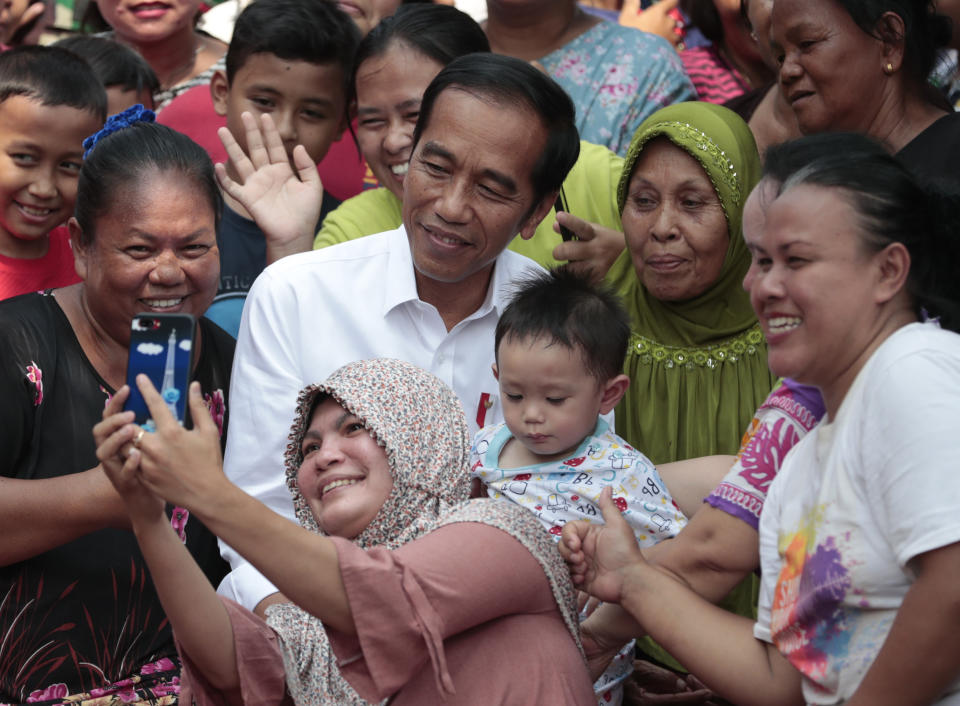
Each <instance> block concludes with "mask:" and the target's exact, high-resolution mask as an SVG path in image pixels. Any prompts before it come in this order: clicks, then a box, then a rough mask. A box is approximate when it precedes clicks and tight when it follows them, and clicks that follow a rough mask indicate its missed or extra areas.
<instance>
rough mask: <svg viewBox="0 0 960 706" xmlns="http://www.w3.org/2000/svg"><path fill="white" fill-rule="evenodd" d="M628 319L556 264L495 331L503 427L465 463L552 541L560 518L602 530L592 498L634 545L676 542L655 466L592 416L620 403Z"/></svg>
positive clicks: (676, 526)
mask: <svg viewBox="0 0 960 706" xmlns="http://www.w3.org/2000/svg"><path fill="white" fill-rule="evenodd" d="M629 337H630V323H629V319H628V318H627V315H626V313H625V312H624V310H623V307H622V306H621V305H620V302H619V301H618V300H617V298H616V296H615V295H614V294H612V293H610V292H608V291H606V290H604V289H601V288H598V287H595V286H593V285H592V284H591V283H590V282H589V280H588V279H587V278H586V277H584V276H582V275H577V274H575V273H574V272H572V271H571V270H568V269H566V268H559V269H556V270H552V271H550V272H546V273H543V274H539V275H536V276H535V277H533V278H531V279H529V280H527V281H526V282H524V283H522V284H521V285H520V287H519V289H518V292H517V294H516V296H515V297H514V299H513V300H512V301H511V302H510V305H509V306H508V307H507V308H506V309H505V310H504V312H503V314H502V316H501V317H500V321H499V323H498V324H497V330H496V335H495V342H494V345H495V347H496V348H495V350H496V363H495V364H494V370H493V373H494V375H495V376H496V378H497V380H498V382H499V384H500V397H501V404H502V405H503V416H504V419H505V422H504V423H501V424H497V425H494V426H490V427H485V428H484V429H481V430H480V431H479V432H478V433H477V436H476V438H475V439H474V442H473V448H472V450H471V459H470V468H471V472H472V475H473V477H474V478H475V479H479V480H480V481H482V483H483V484H484V485H485V487H486V492H487V494H488V495H489V496H490V497H491V498H505V499H507V500H511V501H513V502H515V503H519V504H520V505H522V506H523V507H525V508H527V509H528V510H530V512H532V513H534V514H535V515H536V516H537V518H538V519H539V520H540V521H541V522H542V523H543V524H544V525H545V526H546V527H547V529H548V530H549V531H550V533H551V534H553V535H554V536H555V537H556V538H557V539H559V536H560V532H561V530H562V528H563V525H564V524H565V523H567V522H569V521H571V520H588V521H590V522H598V523H602V522H603V518H602V516H601V514H600V510H599V507H598V506H597V499H598V498H599V496H600V491H602V490H603V489H604V488H605V487H607V486H611V487H612V488H613V497H614V502H615V503H616V504H617V507H619V508H620V511H621V512H622V513H623V516H624V518H626V520H627V522H628V523H629V524H630V526H631V528H632V529H633V531H634V534H635V535H636V537H637V541H638V542H639V543H640V546H641V547H648V546H652V545H653V544H656V543H657V542H659V541H660V540H662V539H668V538H669V537H673V536H674V535H676V534H677V533H678V532H679V531H680V529H681V528H682V527H683V526H684V525H685V524H686V517H685V516H684V514H683V513H682V512H681V511H680V508H679V506H678V505H677V504H676V503H675V502H674V500H673V498H672V497H671V495H670V492H669V491H668V489H667V487H666V485H665V484H664V482H663V480H662V479H661V478H660V474H659V473H657V469H656V468H655V467H654V466H653V464H652V463H651V462H650V461H649V459H647V457H646V456H644V455H643V454H642V453H640V452H639V451H637V450H636V449H633V448H632V447H631V446H630V445H629V444H627V442H626V441H624V440H623V439H621V438H620V437H619V436H617V435H616V434H615V433H614V432H613V430H612V429H611V428H610V425H609V424H608V423H607V421H606V420H605V419H604V418H603V417H602V416H600V415H606V414H609V413H610V412H611V411H612V410H613V408H614V407H615V406H616V404H617V403H618V402H619V401H620V398H621V397H623V393H624V392H625V391H626V389H627V385H628V384H629V382H630V381H629V378H628V377H627V376H626V375H624V374H623V373H622V372H621V370H622V368H623V359H624V357H625V354H626V350H627V342H628V339H629ZM632 652H633V643H632V642H631V643H629V644H628V645H627V646H625V647H624V649H623V650H621V652H620V654H619V655H618V656H617V658H616V659H615V660H614V661H613V663H612V664H611V666H610V668H608V669H607V671H606V672H605V673H604V674H603V676H601V677H600V679H599V680H598V681H597V682H596V684H595V685H594V689H595V691H596V693H597V695H598V698H599V702H600V703H601V704H607V703H619V702H620V698H621V693H620V683H621V682H622V681H623V680H624V679H626V677H627V676H628V675H629V674H630V671H631V669H632Z"/></svg>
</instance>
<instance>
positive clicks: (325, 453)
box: [297, 397, 393, 539]
mask: <svg viewBox="0 0 960 706" xmlns="http://www.w3.org/2000/svg"><path fill="white" fill-rule="evenodd" d="M300 451H301V452H302V453H303V463H302V464H300V470H299V471H298V472H297V484H298V485H299V486H300V494H301V495H303V497H304V499H305V500H306V502H307V505H308V506H309V507H310V511H311V512H312V513H313V516H314V518H315V519H316V520H317V524H318V525H319V526H320V529H322V530H323V531H324V532H326V533H327V534H329V535H332V536H335V537H344V538H346V539H353V538H354V537H356V536H357V535H358V534H360V533H361V532H363V530H364V529H365V528H366V527H367V525H369V524H370V523H371V522H372V521H373V518H374V517H376V515H377V513H378V512H379V511H380V508H381V507H383V504H384V503H385V502H386V500H387V497H389V495H390V491H391V490H393V477H392V476H391V475H390V466H389V464H388V463H387V454H386V451H384V449H383V447H381V446H380V445H379V444H377V442H376V441H375V440H374V438H373V437H372V436H371V435H370V432H369V431H367V429H366V428H365V427H364V426H363V425H362V424H361V423H360V420H359V419H357V417H355V416H354V415H352V414H350V413H349V412H347V411H346V410H345V409H344V408H343V407H341V406H340V405H339V404H338V403H337V401H336V400H335V399H333V398H332V397H328V398H326V399H325V400H323V401H322V402H321V403H320V404H319V405H317V408H316V410H315V411H314V413H313V417H312V418H311V420H310V426H309V427H307V431H306V433H305V434H304V436H303V441H302V442H301V445H300Z"/></svg>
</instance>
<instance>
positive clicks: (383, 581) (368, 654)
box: [327, 522, 557, 701]
mask: <svg viewBox="0 0 960 706" xmlns="http://www.w3.org/2000/svg"><path fill="white" fill-rule="evenodd" d="M332 539H333V541H334V543H335V545H336V548H337V556H338V558H339V560H340V573H341V575H342V577H343V583H344V587H345V588H346V592H347V597H348V600H349V602H350V610H351V612H352V613H353V619H354V624H355V625H356V628H357V634H356V636H352V635H345V634H343V633H339V632H337V631H335V630H332V629H330V628H327V635H328V637H329V639H330V644H331V646H332V648H333V652H334V654H335V655H336V657H337V660H338V664H339V666H340V673H341V674H342V675H343V676H344V678H345V679H347V681H348V682H350V685H351V686H352V687H353V688H354V689H355V690H356V692H357V693H358V694H359V695H360V696H361V697H362V698H364V699H366V700H368V701H380V700H382V699H384V698H387V697H389V696H390V695H392V694H394V693H396V692H397V691H398V690H399V689H400V688H401V687H403V686H404V685H405V684H406V683H407V682H408V681H410V679H411V678H412V677H413V676H414V675H416V674H417V673H419V672H420V671H421V670H422V669H423V668H424V666H425V664H426V663H428V662H433V666H434V672H435V673H436V674H438V681H442V682H443V684H442V686H441V685H439V684H438V686H441V691H442V692H445V691H449V690H450V689H451V688H452V684H451V682H450V677H449V674H447V673H446V667H445V656H444V652H443V640H444V639H445V638H447V637H450V636H452V635H457V634H459V633H461V632H463V631H465V630H468V629H469V628H472V627H474V626H477V625H481V624H483V623H485V622H488V621H490V620H493V619H496V618H499V617H501V616H504V615H511V614H520V613H542V612H550V611H555V610H556V609H557V607H556V603H555V602H554V599H553V594H552V593H551V590H550V586H549V583H548V582H547V578H546V576H545V575H544V573H543V569H542V568H541V566H540V564H539V563H538V562H537V560H536V559H535V558H534V557H533V555H531V554H530V552H529V551H527V549H526V548H525V547H524V546H523V545H522V544H520V542H518V541H517V540H516V539H514V538H513V537H511V536H510V535H509V534H507V533H506V532H504V531H502V530H499V529H497V528H495V527H491V526H489V525H484V524H481V523H476V522H461V523H455V524H451V525H446V526H444V527H441V528H439V529H437V530H434V531H433V532H430V533H429V534H427V535H425V536H423V537H421V538H420V539H417V540H416V541H413V542H410V543H409V544H406V545H404V546H403V547H400V548H399V549H397V550H394V551H389V550H386V549H382V548H375V549H370V550H367V551H364V550H362V549H360V548H358V547H357V546H355V545H354V544H352V543H351V542H349V541H347V540H343V539H339V538H336V537H333V538H332Z"/></svg>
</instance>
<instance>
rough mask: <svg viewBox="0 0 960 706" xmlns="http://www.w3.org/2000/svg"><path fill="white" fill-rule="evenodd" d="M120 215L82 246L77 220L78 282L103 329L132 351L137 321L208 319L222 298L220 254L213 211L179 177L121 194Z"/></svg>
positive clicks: (117, 200)
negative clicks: (142, 316) (181, 316)
mask: <svg viewBox="0 0 960 706" xmlns="http://www.w3.org/2000/svg"><path fill="white" fill-rule="evenodd" d="M113 204H114V205H113V207H112V208H111V209H110V210H109V211H107V213H105V214H103V215H102V216H100V218H99V219H97V221H96V224H95V229H96V231H95V233H94V234H93V240H92V242H90V243H89V244H87V245H85V246H84V245H81V244H80V231H79V226H78V225H77V222H76V220H74V219H71V221H70V229H71V237H72V239H73V242H74V252H75V255H76V263H77V274H79V275H80V277H81V278H82V279H83V280H84V299H85V302H86V304H87V307H88V308H89V310H90V313H91V314H92V315H93V317H94V319H95V320H96V322H97V324H98V325H99V326H100V327H102V328H103V329H104V330H105V331H106V332H107V333H108V335H110V336H111V337H112V338H113V339H114V340H117V341H121V342H123V343H125V344H126V343H128V342H129V340H130V322H131V320H132V319H133V316H134V314H136V313H138V312H141V311H146V312H157V313H185V314H193V315H194V316H202V315H203V313H204V312H205V311H206V310H207V307H209V306H210V303H211V302H212V301H213V297H214V295H216V293H217V283H218V280H219V277H220V253H219V251H218V250H217V237H216V227H215V224H214V223H215V222H214V213H213V205H212V204H211V203H210V199H209V198H208V197H207V195H206V192H205V190H203V189H201V188H198V185H197V184H195V183H194V182H193V181H192V180H191V179H188V178H185V177H184V175H183V174H181V173H180V172H177V171H169V172H166V171H165V172H160V171H153V172H152V173H147V174H145V175H144V176H143V177H142V178H141V179H140V180H139V182H138V183H137V184H136V185H133V186H130V187H129V188H126V189H121V190H120V191H119V193H116V194H114V199H113Z"/></svg>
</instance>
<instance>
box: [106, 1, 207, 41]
mask: <svg viewBox="0 0 960 706" xmlns="http://www.w3.org/2000/svg"><path fill="white" fill-rule="evenodd" d="M97 8H98V9H99V10H100V14H101V15H103V19H104V21H106V23H107V24H108V25H110V26H111V27H112V28H113V31H114V32H116V35H117V36H118V37H119V38H121V39H122V40H123V41H125V42H129V43H130V44H133V45H135V46H136V45H138V44H148V43H154V42H162V41H163V40H165V39H168V38H170V37H172V36H174V35H176V34H178V33H179V32H185V31H193V20H194V18H195V17H196V15H197V12H198V11H199V10H200V0H97Z"/></svg>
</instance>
